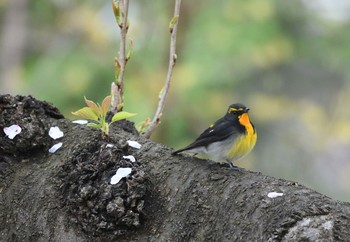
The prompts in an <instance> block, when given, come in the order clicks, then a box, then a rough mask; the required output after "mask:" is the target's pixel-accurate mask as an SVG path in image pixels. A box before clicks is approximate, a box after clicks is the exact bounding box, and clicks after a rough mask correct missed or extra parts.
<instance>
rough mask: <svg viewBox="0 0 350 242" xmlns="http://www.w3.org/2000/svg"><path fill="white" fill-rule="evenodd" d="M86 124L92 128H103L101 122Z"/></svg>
mask: <svg viewBox="0 0 350 242" xmlns="http://www.w3.org/2000/svg"><path fill="white" fill-rule="evenodd" d="M86 126H88V127H92V128H97V129H99V128H101V124H95V123H88V124H87V125H86Z"/></svg>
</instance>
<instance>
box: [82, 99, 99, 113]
mask: <svg viewBox="0 0 350 242" xmlns="http://www.w3.org/2000/svg"><path fill="white" fill-rule="evenodd" d="M84 100H85V103H86V105H87V106H88V107H89V108H91V109H92V111H94V112H95V113H96V115H97V116H98V114H99V113H100V110H99V108H98V107H97V105H96V103H94V102H93V101H91V100H89V99H87V98H86V97H85V96H84Z"/></svg>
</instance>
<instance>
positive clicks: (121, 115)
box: [111, 111, 136, 123]
mask: <svg viewBox="0 0 350 242" xmlns="http://www.w3.org/2000/svg"><path fill="white" fill-rule="evenodd" d="M135 115H136V113H129V112H125V111H122V112H118V113H116V114H114V116H113V118H112V122H111V123H114V122H116V121H118V120H122V119H126V118H130V117H133V116H135Z"/></svg>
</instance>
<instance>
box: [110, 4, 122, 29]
mask: <svg viewBox="0 0 350 242" xmlns="http://www.w3.org/2000/svg"><path fill="white" fill-rule="evenodd" d="M112 8H113V13H114V17H115V20H116V21H117V23H118V25H119V26H121V18H120V7H119V1H118V2H116V1H115V0H112Z"/></svg>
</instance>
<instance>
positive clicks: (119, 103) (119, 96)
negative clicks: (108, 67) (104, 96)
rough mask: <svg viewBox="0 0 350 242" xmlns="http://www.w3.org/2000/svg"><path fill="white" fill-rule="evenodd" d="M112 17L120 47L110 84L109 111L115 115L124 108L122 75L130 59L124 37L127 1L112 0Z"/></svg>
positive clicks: (126, 23)
mask: <svg viewBox="0 0 350 242" xmlns="http://www.w3.org/2000/svg"><path fill="white" fill-rule="evenodd" d="M112 5H113V12H114V16H115V18H116V20H117V23H118V26H119V28H120V47H119V57H118V58H115V81H114V82H113V83H112V86H111V92H112V103H111V106H112V107H111V111H112V113H116V112H118V111H121V110H122V109H123V106H124V98H123V95H124V74H125V66H126V63H127V61H128V59H129V58H130V55H129V54H128V56H127V55H126V35H127V32H128V28H129V24H128V10H129V0H118V1H115V0H112ZM130 48H132V41H131V42H130Z"/></svg>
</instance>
